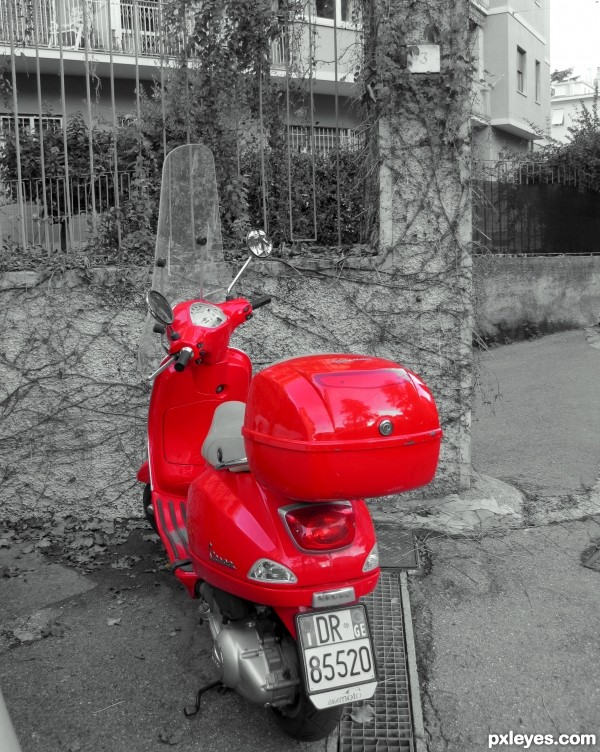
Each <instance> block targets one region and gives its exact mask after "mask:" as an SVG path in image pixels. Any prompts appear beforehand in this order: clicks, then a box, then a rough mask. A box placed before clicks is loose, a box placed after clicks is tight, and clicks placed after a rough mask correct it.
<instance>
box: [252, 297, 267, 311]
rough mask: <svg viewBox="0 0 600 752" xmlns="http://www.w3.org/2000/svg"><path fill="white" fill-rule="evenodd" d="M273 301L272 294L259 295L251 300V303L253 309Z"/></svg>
mask: <svg viewBox="0 0 600 752" xmlns="http://www.w3.org/2000/svg"><path fill="white" fill-rule="evenodd" d="M270 302H271V296H270V295H259V296H258V298H254V299H253V300H251V301H250V305H251V306H252V308H253V309H256V308H260V307H261V306H264V305H267V304H268V303H270Z"/></svg>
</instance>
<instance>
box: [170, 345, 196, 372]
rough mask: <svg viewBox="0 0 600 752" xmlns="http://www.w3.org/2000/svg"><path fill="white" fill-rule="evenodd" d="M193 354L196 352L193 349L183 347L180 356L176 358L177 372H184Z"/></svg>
mask: <svg viewBox="0 0 600 752" xmlns="http://www.w3.org/2000/svg"><path fill="white" fill-rule="evenodd" d="M193 354H194V351H193V350H192V348H191V347H182V348H181V350H180V351H179V355H177V357H176V358H175V366H174V368H175V370H176V371H183V369H184V368H185V367H186V366H187V364H188V362H189V360H190V358H191V357H192V355H193Z"/></svg>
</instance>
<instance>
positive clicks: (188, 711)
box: [183, 679, 223, 718]
mask: <svg viewBox="0 0 600 752" xmlns="http://www.w3.org/2000/svg"><path fill="white" fill-rule="evenodd" d="M222 686H223V682H222V681H221V680H220V679H217V680H216V681H212V682H210V683H209V684H205V685H204V686H203V687H200V689H199V690H198V693H197V694H196V704H195V705H186V706H185V708H184V709H183V713H184V715H186V716H187V717H188V718H189V717H190V716H191V715H196V713H197V712H198V711H199V710H200V703H201V701H202V695H203V694H204V693H205V692H208V690H209V689H216V688H217V687H222Z"/></svg>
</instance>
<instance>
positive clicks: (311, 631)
mask: <svg viewBox="0 0 600 752" xmlns="http://www.w3.org/2000/svg"><path fill="white" fill-rule="evenodd" d="M296 627H297V632H298V644H299V647H300V657H301V661H302V664H303V667H304V678H305V687H306V693H307V694H308V695H309V696H310V699H311V701H312V702H313V704H314V705H315V706H316V707H317V708H325V707H329V706H331V705H339V704H342V703H346V702H355V701H356V700H363V699H367V698H368V697H372V696H373V694H374V693H375V689H376V687H377V668H376V665H375V656H374V655H373V644H372V642H371V635H370V633H369V622H368V621H367V612H366V609H365V607H364V606H362V605H357V606H349V607H348V608H342V609H337V610H335V611H318V612H312V613H309V614H298V615H297V616H296Z"/></svg>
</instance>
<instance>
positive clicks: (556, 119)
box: [552, 110, 565, 125]
mask: <svg viewBox="0 0 600 752" xmlns="http://www.w3.org/2000/svg"><path fill="white" fill-rule="evenodd" d="M564 124H565V111H564V110H552V125H564Z"/></svg>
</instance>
